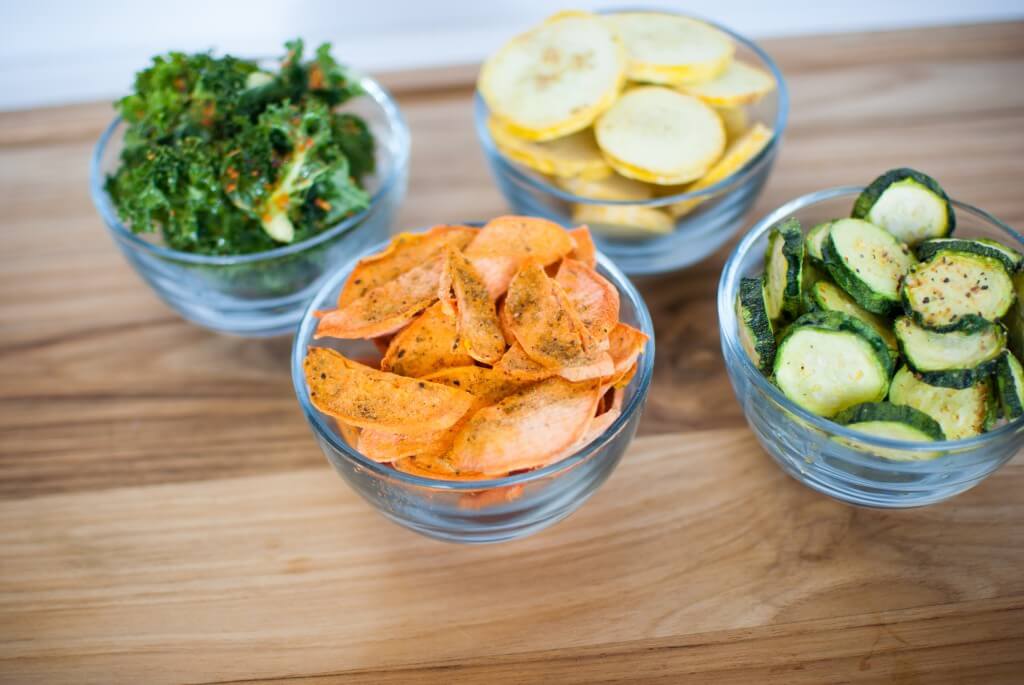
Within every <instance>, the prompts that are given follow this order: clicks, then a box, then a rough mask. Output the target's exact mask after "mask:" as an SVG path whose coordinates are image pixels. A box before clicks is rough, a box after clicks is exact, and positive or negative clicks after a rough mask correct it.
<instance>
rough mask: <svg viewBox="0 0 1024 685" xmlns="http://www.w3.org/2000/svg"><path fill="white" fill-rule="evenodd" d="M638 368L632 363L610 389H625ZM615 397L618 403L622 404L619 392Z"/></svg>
mask: <svg viewBox="0 0 1024 685" xmlns="http://www.w3.org/2000/svg"><path fill="white" fill-rule="evenodd" d="M638 366H639V365H638V363H637V362H633V366H631V367H629V368H628V369H627V370H626V373H624V374H623V375H622V376H620V377H619V378H618V379H617V380H616V381H615V382H614V384H613V385H612V387H613V388H615V389H616V390H621V389H622V388H625V387H626V386H627V385H629V383H630V381H632V380H633V376H635V375H636V370H637V367H638ZM617 397H618V401H619V402H620V403H621V402H622V393H621V392H620V393H619V394H618V396H617Z"/></svg>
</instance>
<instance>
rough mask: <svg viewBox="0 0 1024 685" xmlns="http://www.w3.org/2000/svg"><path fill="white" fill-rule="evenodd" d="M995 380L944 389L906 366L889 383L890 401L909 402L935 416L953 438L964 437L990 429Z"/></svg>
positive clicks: (982, 380) (950, 437)
mask: <svg viewBox="0 0 1024 685" xmlns="http://www.w3.org/2000/svg"><path fill="white" fill-rule="evenodd" d="M993 398H994V393H993V392H992V382H991V381H990V380H989V379H988V378H983V379H981V380H979V381H978V382H977V383H975V384H974V385H971V386H968V387H966V388H962V389H957V388H942V387H938V386H935V385H931V384H930V383H926V382H925V381H924V380H923V379H922V378H921V377H920V376H918V375H916V374H915V373H914V372H913V371H911V370H910V369H909V368H908V367H906V366H903V367H901V368H900V370H899V371H897V372H896V375H895V376H893V379H892V383H891V384H890V385H889V401H890V402H891V403H893V404H899V405H906V406H908V407H913V408H914V409H917V410H919V411H923V412H924V413H925V414H927V415H928V416H930V417H932V418H933V419H935V420H936V421H937V422H938V423H939V425H940V426H941V427H942V432H943V434H945V436H946V438H947V439H949V440H962V439H964V438H970V437H972V436H975V435H979V434H981V433H983V432H985V430H987V427H988V425H989V424H990V423H991V419H992V416H991V414H992V400H993Z"/></svg>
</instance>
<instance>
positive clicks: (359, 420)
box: [303, 347, 475, 433]
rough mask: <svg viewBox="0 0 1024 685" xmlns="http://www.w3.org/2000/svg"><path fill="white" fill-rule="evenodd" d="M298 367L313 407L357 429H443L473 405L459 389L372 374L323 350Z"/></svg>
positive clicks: (312, 351) (315, 351)
mask: <svg viewBox="0 0 1024 685" xmlns="http://www.w3.org/2000/svg"><path fill="white" fill-rule="evenodd" d="M303 366H304V369H305V372H306V384H307V385H308V386H309V396H310V401H311V402H312V403H313V406H315V407H316V408H317V409H319V410H320V411H322V412H323V413H325V414H328V415H330V416H333V417H335V418H337V419H341V420H342V421H344V422H346V423H348V424H350V425H352V426H358V427H360V428H367V427H375V428H382V429H385V430H392V431H404V432H409V433H414V432H428V431H436V430H443V429H445V428H448V427H450V426H452V425H454V424H455V422H457V421H458V420H459V419H461V418H462V417H463V416H464V415H465V414H466V412H468V411H469V409H470V408H471V407H472V406H473V404H474V401H475V400H474V398H473V396H472V395H471V394H469V393H468V392H465V391H463V390H459V389H457V388H451V387H448V386H447V385H442V384H440V383H433V382H430V381H424V380H418V379H415V378H406V377H405V376H399V375H397V374H393V373H388V372H386V371H377V370H376V369H371V368H370V367H368V366H363V365H362V364H357V363H355V362H353V361H351V360H350V359H346V358H345V357H344V356H343V355H342V354H341V353H339V352H337V351H335V350H331V349H327V348H323V347H312V348H310V349H309V352H308V353H307V354H306V360H305V363H304V365H303Z"/></svg>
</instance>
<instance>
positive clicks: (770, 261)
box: [763, 218, 804, 321]
mask: <svg viewBox="0 0 1024 685" xmlns="http://www.w3.org/2000/svg"><path fill="white" fill-rule="evenodd" d="M803 263H804V236H803V233H802V232H801V230H800V222H799V221H797V220H796V219H793V218H790V219H786V220H785V221H783V222H782V223H780V224H779V225H777V226H775V227H774V228H773V229H772V230H771V233H769V234H768V247H767V249H765V254H764V276H763V278H764V299H765V307H766V310H767V312H768V318H770V319H771V320H772V321H776V320H778V319H779V318H781V316H782V314H784V313H785V314H789V315H796V314H797V313H798V312H799V310H800V282H801V276H802V274H801V270H802V269H803Z"/></svg>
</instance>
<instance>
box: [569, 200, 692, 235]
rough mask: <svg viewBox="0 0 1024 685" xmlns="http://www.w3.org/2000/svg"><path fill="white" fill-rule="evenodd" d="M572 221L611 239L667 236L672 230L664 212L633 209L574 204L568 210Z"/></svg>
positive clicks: (655, 209)
mask: <svg viewBox="0 0 1024 685" xmlns="http://www.w3.org/2000/svg"><path fill="white" fill-rule="evenodd" d="M572 220H573V223H585V224H587V225H589V226H590V228H592V229H593V230H594V231H597V232H599V233H601V234H603V235H606V236H610V237H613V238H650V237H652V236H656V235H665V234H666V233H671V232H672V229H673V228H674V227H675V223H674V222H673V221H672V217H670V216H669V215H668V213H667V212H665V211H663V210H661V209H658V208H656V207H638V206H636V205H588V204H577V205H573V208H572Z"/></svg>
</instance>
